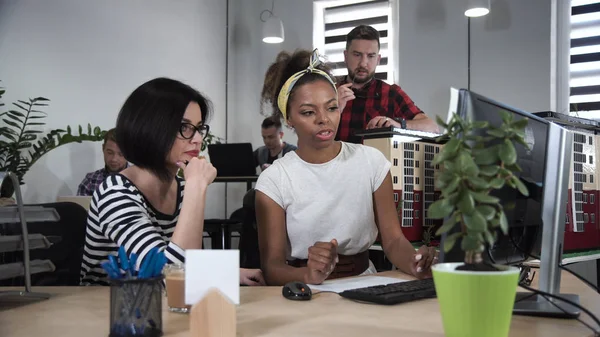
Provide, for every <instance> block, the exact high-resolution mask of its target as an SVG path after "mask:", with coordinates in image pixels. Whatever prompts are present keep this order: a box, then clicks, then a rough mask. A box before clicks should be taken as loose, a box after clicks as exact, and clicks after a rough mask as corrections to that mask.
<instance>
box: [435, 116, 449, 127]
mask: <svg viewBox="0 0 600 337" xmlns="http://www.w3.org/2000/svg"><path fill="white" fill-rule="evenodd" d="M435 122H436V123H437V124H438V125H439V126H441V127H443V128H444V129H447V128H448V124H446V123H445V122H444V121H443V120H442V119H441V118H440V116H437V115H436V116H435Z"/></svg>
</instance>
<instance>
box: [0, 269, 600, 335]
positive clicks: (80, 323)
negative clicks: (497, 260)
mask: <svg viewBox="0 0 600 337" xmlns="http://www.w3.org/2000/svg"><path fill="white" fill-rule="evenodd" d="M381 275H384V276H397V277H402V274H400V273H399V272H385V273H382V274H381ZM562 285H563V286H562V291H563V292H569V293H577V294H579V295H580V297H581V302H582V304H583V305H584V306H585V307H587V308H588V309H590V310H591V311H592V312H594V313H595V314H596V315H599V314H600V297H599V295H598V294H596V293H595V292H594V291H593V290H591V289H589V288H587V286H585V285H584V284H583V283H581V282H580V281H579V280H577V279H575V278H574V277H572V276H571V275H569V274H566V273H565V274H563V276H562ZM6 289H8V288H4V289H3V288H0V290H6ZM34 290H38V291H45V292H49V293H51V294H52V297H51V298H50V299H49V300H45V301H39V302H33V303H29V304H27V305H21V306H17V305H11V304H9V303H0V332H1V334H0V335H2V336H3V337H4V336H6V337H8V336H59V335H60V336H63V337H71V336H77V337H79V336H108V305H109V289H108V287H37V288H34ZM240 296H241V298H240V303H241V304H240V305H239V306H238V309H237V322H238V325H237V335H238V336H245V337H250V336H327V337H333V336H344V337H352V336H361V337H363V336H369V335H373V336H394V337H397V336H402V337H411V336H419V337H443V336H444V333H443V328H442V319H441V316H440V314H439V307H438V303H437V300H436V299H429V300H422V301H417V302H412V303H405V304H401V305H395V306H380V305H373V304H361V303H356V302H352V301H349V300H346V299H343V298H341V297H340V296H338V295H337V294H332V293H323V294H317V295H315V296H314V297H313V299H312V300H311V301H306V302H293V301H289V300H286V299H284V298H283V297H282V296H281V287H242V288H241V289H240ZM2 301H6V299H2ZM163 303H164V305H166V300H165V301H164V302H163ZM583 319H584V320H585V321H586V322H590V321H591V320H590V319H589V318H587V317H583ZM163 329H164V332H165V333H164V336H165V337H169V336H188V335H189V331H188V329H189V316H188V315H185V314H175V313H170V312H168V311H166V308H165V309H164V314H163ZM510 336H511V337H521V336H522V337H535V336H540V337H541V336H543V337H552V336H557V337H558V336H560V337H563V336H570V337H578V336H586V337H588V336H591V333H590V330H588V329H587V328H586V327H584V326H583V325H582V324H581V323H579V322H577V321H576V320H561V319H549V318H535V317H525V316H513V319H512V325H511V329H510Z"/></svg>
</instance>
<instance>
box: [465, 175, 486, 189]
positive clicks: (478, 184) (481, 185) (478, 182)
mask: <svg viewBox="0 0 600 337" xmlns="http://www.w3.org/2000/svg"><path fill="white" fill-rule="evenodd" d="M469 183H471V185H472V186H473V187H475V189H477V190H487V189H489V188H490V184H489V183H488V182H487V181H485V180H483V179H481V178H479V177H471V178H469Z"/></svg>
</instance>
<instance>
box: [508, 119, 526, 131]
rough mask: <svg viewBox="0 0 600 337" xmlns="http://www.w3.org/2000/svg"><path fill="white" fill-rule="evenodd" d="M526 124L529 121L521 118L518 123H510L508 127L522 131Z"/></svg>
mask: <svg viewBox="0 0 600 337" xmlns="http://www.w3.org/2000/svg"><path fill="white" fill-rule="evenodd" d="M527 123H529V119H528V118H523V119H520V120H518V121H514V122H512V123H511V124H510V125H511V126H512V127H513V128H515V129H524V128H525V127H526V126H527Z"/></svg>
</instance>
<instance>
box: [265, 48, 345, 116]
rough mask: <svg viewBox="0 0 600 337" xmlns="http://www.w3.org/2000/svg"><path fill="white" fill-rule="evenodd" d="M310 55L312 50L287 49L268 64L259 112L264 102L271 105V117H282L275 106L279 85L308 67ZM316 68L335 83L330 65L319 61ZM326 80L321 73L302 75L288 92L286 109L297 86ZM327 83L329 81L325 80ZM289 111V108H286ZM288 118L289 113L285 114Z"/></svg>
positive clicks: (281, 85)
mask: <svg viewBox="0 0 600 337" xmlns="http://www.w3.org/2000/svg"><path fill="white" fill-rule="evenodd" d="M311 55H312V51H310V50H306V49H298V50H296V51H295V52H294V53H293V54H290V53H289V52H287V51H282V52H280V53H279V54H278V55H277V58H276V59H275V62H274V63H273V64H271V65H270V66H269V69H267V72H266V73H265V83H264V84H263V89H262V92H261V95H260V96H261V99H260V111H261V114H263V115H265V109H264V107H265V104H266V105H271V107H272V108H273V117H276V118H279V119H281V118H283V114H282V112H281V111H280V110H279V107H278V106H277V97H278V96H279V91H280V90H281V87H283V85H284V84H285V81H287V80H288V78H290V77H291V76H292V75H294V74H295V73H297V72H299V71H300V70H303V69H306V68H308V65H309V63H310V57H311ZM316 68H317V69H320V70H323V71H324V72H326V73H327V74H329V77H330V78H331V80H332V81H333V82H334V83H335V78H334V77H333V75H332V74H331V67H330V66H329V65H328V64H326V63H321V64H319V65H318V66H317V67H316ZM319 80H321V81H327V79H326V78H324V77H323V76H322V75H319V74H315V73H308V74H305V75H304V76H302V77H301V78H300V79H299V80H298V82H296V84H295V85H294V87H293V88H292V92H291V93H290V97H289V100H288V106H287V109H289V104H290V103H289V102H290V101H291V100H292V99H293V97H294V92H295V91H296V89H298V88H299V87H301V86H303V85H304V84H307V83H311V82H315V81H319ZM327 82H328V83H329V81H327ZM288 111H289V110H288ZM287 118H289V114H288V115H287Z"/></svg>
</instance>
